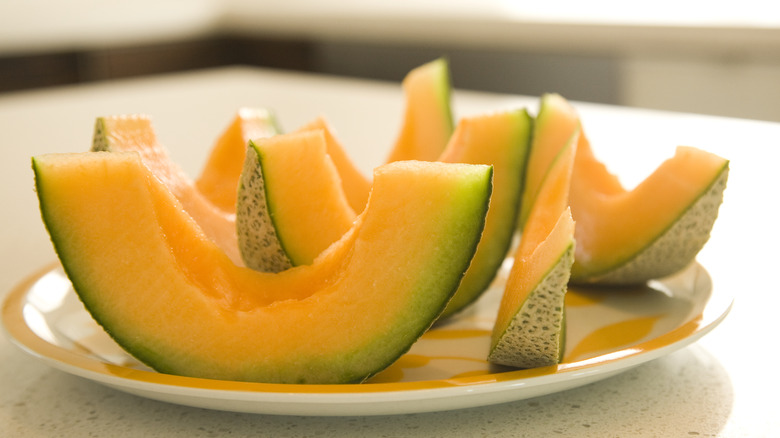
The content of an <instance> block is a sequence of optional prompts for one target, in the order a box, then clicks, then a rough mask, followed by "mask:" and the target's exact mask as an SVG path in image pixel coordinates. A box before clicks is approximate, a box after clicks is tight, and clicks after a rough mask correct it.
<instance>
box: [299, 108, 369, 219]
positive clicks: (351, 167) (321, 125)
mask: <svg viewBox="0 0 780 438" xmlns="http://www.w3.org/2000/svg"><path fill="white" fill-rule="evenodd" d="M303 131H322V134H323V135H324V137H325V146H326V150H327V153H328V155H329V156H330V159H331V160H333V164H334V165H335V166H336V169H337V170H338V174H339V177H340V178H341V187H342V189H343V190H344V194H345V195H346V197H347V201H348V202H349V205H350V206H351V207H352V209H353V210H354V211H356V212H361V211H363V209H364V208H365V207H366V201H368V193H369V192H370V191H371V181H370V180H369V179H368V178H366V177H365V176H364V175H363V173H362V172H360V170H359V169H358V168H357V167H356V166H355V164H354V163H353V162H352V159H351V158H350V157H349V155H348V154H347V152H346V150H345V149H344V146H343V145H342V144H341V141H340V140H339V139H338V137H336V133H335V132H334V130H333V127H332V126H331V125H330V123H328V121H327V120H326V119H325V118H323V117H318V118H316V119H314V120H313V121H311V122H309V123H308V124H306V125H304V126H302V127H301V128H300V129H298V132H303Z"/></svg>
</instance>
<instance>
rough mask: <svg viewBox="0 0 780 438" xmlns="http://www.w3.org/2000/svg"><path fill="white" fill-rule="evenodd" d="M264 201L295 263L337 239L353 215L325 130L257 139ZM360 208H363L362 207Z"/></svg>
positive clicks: (306, 260)
mask: <svg viewBox="0 0 780 438" xmlns="http://www.w3.org/2000/svg"><path fill="white" fill-rule="evenodd" d="M252 147H254V150H255V151H256V153H257V155H258V161H259V166H260V168H261V169H262V174H263V180H264V182H265V194H266V202H267V206H268V212H269V214H270V218H271V220H272V221H273V223H274V225H275V229H276V233H277V235H278V236H279V240H280V245H281V246H282V247H283V249H284V252H285V253H286V255H287V256H288V257H289V258H290V261H291V265H292V266H297V265H307V264H310V263H312V262H313V261H314V259H315V258H316V257H317V256H318V255H319V254H320V253H321V252H322V251H324V250H325V249H326V248H327V247H328V246H330V244H331V243H333V242H335V241H337V240H339V239H340V238H341V236H342V235H344V233H346V232H347V231H348V230H349V229H350V228H351V227H352V223H353V222H354V220H355V216H356V215H355V212H354V210H352V208H351V207H350V206H349V203H348V202H347V198H346V196H345V194H344V191H343V190H342V187H341V179H340V178H339V173H338V171H337V169H336V166H335V165H334V163H333V161H332V160H331V158H330V156H329V155H328V153H327V152H326V141H325V135H324V133H323V131H319V130H318V131H304V132H301V133H297V134H286V135H280V136H276V137H273V138H267V139H258V140H257V141H256V142H253V144H252ZM361 211H362V209H361Z"/></svg>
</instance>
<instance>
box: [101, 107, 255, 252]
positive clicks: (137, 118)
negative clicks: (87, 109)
mask: <svg viewBox="0 0 780 438" xmlns="http://www.w3.org/2000/svg"><path fill="white" fill-rule="evenodd" d="M92 151H106V152H128V151H134V152H137V153H139V154H140V156H141V159H142V160H143V162H144V164H145V165H146V166H147V167H148V168H149V169H150V170H151V171H152V173H153V174H154V176H155V177H157V178H158V179H159V180H160V181H161V182H162V183H163V184H165V185H166V186H167V187H168V188H169V189H170V191H171V193H173V195H174V196H175V197H176V199H178V200H179V202H181V205H182V207H183V208H184V209H185V210H187V212H188V213H189V214H190V215H191V216H192V218H193V219H195V220H196V221H197V222H198V224H199V225H200V227H201V228H202V229H203V232H204V233H205V234H206V236H207V237H208V238H209V239H211V240H212V241H214V243H216V244H217V246H219V247H220V248H221V249H222V250H223V251H224V252H225V254H227V255H228V257H230V259H231V260H232V261H233V262H234V263H236V264H239V265H240V264H242V261H241V254H240V252H239V250H238V240H237V237H236V223H235V214H231V213H227V212H225V211H223V210H222V209H220V208H218V207H217V206H215V205H214V204H212V203H211V201H209V199H207V198H206V197H205V196H204V195H203V194H202V193H201V192H200V191H199V190H198V189H197V188H196V186H195V182H194V181H193V180H192V179H190V177H189V176H187V174H186V173H185V172H184V171H183V170H182V169H181V167H179V166H178V165H177V164H176V163H175V162H173V160H171V158H170V156H169V155H168V151H167V150H166V149H165V147H164V146H163V145H162V144H160V142H159V141H158V139H157V134H156V133H155V131H154V128H153V126H152V121H151V119H150V118H149V117H147V116H144V115H121V116H110V117H99V118H98V119H97V121H96V122H95V132H94V136H93V139H92Z"/></svg>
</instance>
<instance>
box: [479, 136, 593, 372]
mask: <svg viewBox="0 0 780 438" xmlns="http://www.w3.org/2000/svg"><path fill="white" fill-rule="evenodd" d="M578 133H579V132H578V131H575V133H574V135H573V136H572V137H570V139H569V141H568V142H566V143H564V144H565V146H564V148H563V149H562V150H561V151H560V152H559V154H558V156H557V157H556V158H555V160H554V161H553V165H552V167H551V168H550V170H549V171H548V174H547V176H546V177H545V178H544V179H543V181H542V184H541V186H540V190H539V191H538V195H537V196H536V198H535V202H534V205H533V206H532V209H531V211H530V213H529V216H528V220H527V222H526V226H525V228H524V229H523V234H522V239H521V241H520V245H519V246H518V247H517V250H516V252H515V256H514V264H513V265H512V269H511V270H510V272H509V278H508V279H507V283H506V287H505V290H504V295H503V297H502V299H501V304H500V307H499V310H498V315H497V316H496V321H495V325H494V326H493V333H492V336H491V346H490V353H489V354H488V361H490V362H493V363H497V364H501V365H508V366H512V367H518V368H534V367H540V366H548V365H555V364H557V363H558V362H560V360H561V358H562V357H563V351H564V345H565V336H566V332H565V308H564V298H565V295H566V291H567V290H568V289H567V284H568V281H569V275H570V272H571V266H572V263H573V262H574V247H575V245H574V230H575V226H574V221H573V220H572V216H571V211H570V209H569V208H568V195H569V186H570V183H571V174H572V167H573V165H574V156H575V153H576V147H577V145H576V142H577V135H578Z"/></svg>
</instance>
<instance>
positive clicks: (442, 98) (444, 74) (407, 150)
mask: <svg viewBox="0 0 780 438" xmlns="http://www.w3.org/2000/svg"><path fill="white" fill-rule="evenodd" d="M402 86H403V89H404V93H405V102H406V108H405V112H404V116H403V120H402V122H401V131H400V133H399V135H398V138H397V139H396V142H395V144H394V146H393V148H392V150H391V151H390V154H389V155H388V157H387V162H393V161H402V160H423V161H435V160H437V159H438V158H439V156H440V155H441V153H442V151H444V148H445V147H446V146H447V142H448V141H449V139H450V136H451V135H452V131H453V128H454V122H453V117H452V109H451V105H450V72H449V63H448V62H447V59H445V58H439V59H436V60H434V61H431V62H428V63H426V64H423V65H421V66H419V67H417V68H415V69H413V70H412V71H410V72H409V73H408V74H407V75H406V77H405V78H404V80H403V84H402Z"/></svg>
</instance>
